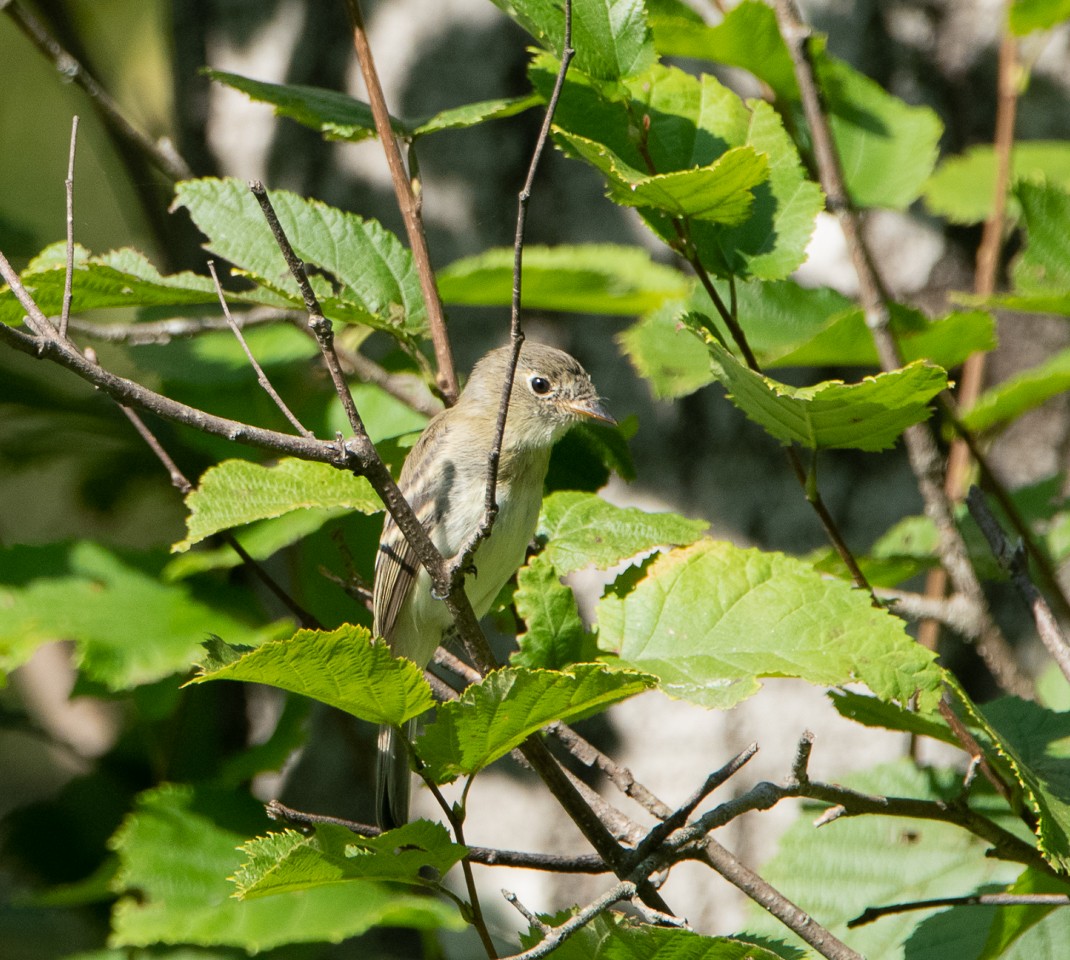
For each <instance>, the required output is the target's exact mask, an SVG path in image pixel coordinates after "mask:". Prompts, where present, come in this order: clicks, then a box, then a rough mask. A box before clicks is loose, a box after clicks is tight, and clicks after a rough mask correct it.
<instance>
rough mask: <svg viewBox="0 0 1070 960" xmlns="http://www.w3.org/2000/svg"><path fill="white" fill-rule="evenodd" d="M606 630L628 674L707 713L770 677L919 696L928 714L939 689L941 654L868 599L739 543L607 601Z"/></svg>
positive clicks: (652, 570) (696, 556)
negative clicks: (647, 676) (642, 676)
mask: <svg viewBox="0 0 1070 960" xmlns="http://www.w3.org/2000/svg"><path fill="white" fill-rule="evenodd" d="M629 585H630V584H629ZM598 627H599V630H598V645H599V646H600V647H601V648H602V649H603V650H605V651H607V652H610V653H613V654H615V655H616V656H618V657H619V658H620V661H621V664H622V665H623V666H627V667H632V668H634V669H637V670H645V671H647V672H649V673H653V674H655V675H656V676H657V677H659V679H660V681H661V682H660V684H659V686H660V688H661V689H662V690H663V691H665V692H666V693H667V694H669V696H671V697H675V698H678V699H684V700H691V701H693V702H695V703H698V704H701V705H702V706H707V707H720V708H724V707H730V706H733V705H734V704H736V703H738V702H739V701H740V700H743V699H745V698H746V697H749V696H751V695H752V694H754V693H756V692H757V691H758V689H759V688H760V686H761V684H760V683H759V678H761V677H773V676H777V677H781V676H782V677H799V678H800V679H803V680H806V681H807V682H809V683H814V684H821V685H826V686H843V685H844V684H848V683H854V682H858V681H861V682H862V683H865V684H866V686H868V687H869V688H870V690H872V691H873V693H874V694H875V695H876V696H878V697H880V698H881V699H882V700H896V701H899V702H900V703H905V702H906V701H907V700H909V699H910V698H911V697H912V696H914V695H915V693H917V694H918V698H919V702H920V703H921V705H922V708H923V709H927V708H928V707H929V706H930V705H931V704H933V703H934V702H935V700H936V698H938V697H939V692H940V684H941V670H940V669H939V668H938V667H937V665H936V663H935V661H934V659H933V655H932V654H931V653H930V652H928V651H926V650H923V649H921V648H920V647H919V646H918V645H917V644H916V643H914V641H913V640H911V639H910V638H909V637H908V636H907V635H906V633H905V631H904V628H903V622H902V621H901V620H899V619H898V618H896V617H893V616H891V615H890V614H888V613H886V612H885V611H883V610H877V609H874V608H873V607H872V606H871V605H870V603H869V598H868V597H867V596H866V595H865V594H864V593H862V592H860V591H858V590H854V589H852V588H851V587H850V586H848V585H847V584H846V583H845V582H843V581H842V580H838V579H835V578H827V577H823V576H821V575H820V574H818V573H817V572H816V571H814V569H813V568H812V567H810V566H808V565H807V564H805V563H802V562H801V561H799V560H796V559H794V558H791V557H786V556H784V555H783V554H779V553H762V552H760V551H758V550H743V549H741V548H739V547H736V546H733V545H732V544H730V543H723V542H718V541H713V540H702V541H699V542H698V543H695V544H693V545H691V546H689V547H684V548H681V549H678V550H673V551H672V552H670V553H665V554H662V555H660V556H658V557H657V558H655V559H654V561H653V562H652V563H651V564H650V565H649V566H648V567H647V568H646V569H645V571H644V572H643V575H642V577H641V579H639V580H638V582H637V583H635V585H634V587H633V588H632V589H631V590H630V591H629V592H627V593H624V594H623V595H618V594H616V593H613V592H611V593H609V594H607V595H606V596H605V597H603V598H602V600H601V601H600V603H599V604H598Z"/></svg>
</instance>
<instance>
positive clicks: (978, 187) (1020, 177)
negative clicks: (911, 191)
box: [923, 140, 1070, 224]
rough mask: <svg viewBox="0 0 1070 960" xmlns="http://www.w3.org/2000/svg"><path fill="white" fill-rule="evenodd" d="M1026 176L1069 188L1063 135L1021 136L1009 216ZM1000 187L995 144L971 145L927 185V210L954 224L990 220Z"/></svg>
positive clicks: (1068, 151) (1069, 150) (1069, 154)
mask: <svg viewBox="0 0 1070 960" xmlns="http://www.w3.org/2000/svg"><path fill="white" fill-rule="evenodd" d="M1023 181H1028V182H1032V183H1038V184H1042V183H1044V182H1047V183H1050V184H1053V185H1056V186H1060V187H1062V188H1063V189H1070V144H1068V143H1067V142H1066V141H1065V140H1019V141H1017V142H1016V143H1015V144H1014V150H1013V152H1012V153H1011V179H1010V183H1009V184H1008V186H1009V187H1010V188H1011V196H1010V197H1009V199H1010V201H1011V203H1012V209H1011V211H1010V213H1011V215H1012V216H1013V215H1014V209H1013V204H1014V200H1015V197H1014V188H1015V187H1016V186H1017V185H1019V184H1020V183H1021V182H1023ZM995 190H996V155H995V152H994V151H993V149H992V147H991V146H985V145H978V146H973V147H970V148H969V149H968V150H966V151H965V152H963V153H959V154H955V155H954V156H951V157H946V158H945V159H944V160H942V161H941V162H940V165H939V166H938V167H937V168H936V172H935V173H933V175H932V176H931V177H930V178H929V179H928V181H927V182H926V184H925V189H924V191H923V196H924V198H925V205H926V206H927V207H928V208H929V212H930V213H933V214H935V215H936V216H938V217H944V218H945V219H947V220H950V221H951V222H952V223H961V224H971V223H981V222H982V221H983V220H987V219H988V217H989V216H990V215H991V213H992V201H993V198H994V194H995Z"/></svg>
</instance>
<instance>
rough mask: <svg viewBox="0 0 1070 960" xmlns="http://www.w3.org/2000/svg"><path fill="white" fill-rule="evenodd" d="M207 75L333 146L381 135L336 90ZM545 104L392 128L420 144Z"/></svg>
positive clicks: (523, 103) (464, 109)
mask: <svg viewBox="0 0 1070 960" xmlns="http://www.w3.org/2000/svg"><path fill="white" fill-rule="evenodd" d="M204 72H205V74H207V75H208V76H209V77H211V78H212V79H213V80H216V81H218V82H219V83H224V84H226V85H227V86H229V87H233V88H234V89H235V90H241V91H242V93H244V94H246V95H247V96H248V97H249V98H250V99H252V100H257V101H259V102H261V103H270V104H272V105H273V106H274V108H275V115H276V116H279V117H289V118H290V119H291V120H296V121H297V122H298V123H300V124H302V125H303V126H306V127H309V128H311V129H313V130H318V131H319V132H320V133H322V134H323V135H324V137H326V138H327V139H329V140H348V141H350V142H353V143H356V142H359V141H361V140H364V139H367V138H368V137H374V136H376V135H377V134H376V130H375V118H374V117H373V116H372V111H371V107H370V106H369V105H368V104H366V103H365V102H364V101H363V100H355V99H354V98H353V97H350V96H347V95H346V94H344V93H339V92H338V91H336V90H327V89H324V88H322V87H305V86H300V85H298V84H278V83H265V82H263V81H261V80H253V79H251V78H250V77H243V76H240V75H238V74H236V73H226V72H224V71H222V70H210V69H206V70H205V71H204ZM541 102H542V101H541V99H540V98H539V97H536V96H533V95H529V96H526V97H508V98H501V99H497V100H486V101H483V102H481V103H466V104H464V105H463V106H460V107H451V108H450V109H448V110H443V111H441V112H439V113H436V114H435V115H434V116H431V117H427V118H425V119H422V120H400V119H398V118H397V117H391V118H390V124H391V127H392V128H393V130H394V133H395V134H397V135H398V136H401V137H408V138H412V139H415V138H416V137H419V136H423V135H425V134H428V133H437V132H438V131H440V130H463V129H466V128H468V127H473V126H476V125H477V124H480V123H483V122H484V121H485V120H498V119H503V118H505V117H512V116H515V115H516V114H518V113H523V112H524V111H525V110H529V109H531V108H532V107H534V106H538V104H539V103H541Z"/></svg>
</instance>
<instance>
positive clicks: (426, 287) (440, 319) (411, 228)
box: [346, 0, 460, 404]
mask: <svg viewBox="0 0 1070 960" xmlns="http://www.w3.org/2000/svg"><path fill="white" fill-rule="evenodd" d="M346 5H347V6H348V8H349V17H350V21H351V23H352V25H353V46H354V47H355V48H356V51H357V60H358V61H360V72H361V76H362V77H363V78H364V86H365V87H366V88H367V90H368V102H369V104H370V105H371V108H372V116H373V117H374V119H375V129H376V131H377V133H378V134H379V142H380V143H381V144H382V145H383V152H384V153H385V154H386V163H387V166H388V167H389V168H390V178H391V180H392V181H393V183H394V195H395V197H396V198H397V203H398V209H399V210H400V211H401V217H402V220H403V221H404V223H405V233H406V234H407V236H408V238H409V246H410V248H411V249H412V257H413V261H414V262H415V263H416V271H417V273H418V274H419V277H420V289H421V290H422V291H423V296H424V303H425V305H426V307H427V320H428V326H429V328H430V331H431V342H432V344H433V345H434V348H435V361H436V363H437V365H438V386H439V389H440V390H441V391H442V395H443V397H445V399H446V403H447V404H452V403H453V402H454V401H455V400H456V399H457V394H458V393H459V392H460V390H459V387H458V384H457V372H456V370H455V369H454V366H453V352H452V350H451V349H450V340H449V333H448V332H447V330H446V319H445V317H444V316H443V312H442V300H441V298H440V297H439V295H438V286H437V285H436V283H435V273H434V270H433V268H432V266H431V254H430V252H429V251H428V249H427V236H426V234H425V233H424V229H423V223H422V222H421V216H420V204H419V202H418V200H417V197H416V194H415V193H414V191H413V188H412V182H411V181H410V179H409V176H408V174H407V173H406V171H405V162H404V160H403V159H402V157H401V150H400V148H399V147H398V142H397V138H396V137H395V136H394V130H393V127H392V126H391V124H390V112H389V110H388V109H387V106H386V97H385V96H384V95H383V87H382V84H381V83H380V82H379V74H378V71H377V70H376V69H375V59H374V58H373V57H372V49H371V44H369V42H368V32H367V29H366V28H365V26H364V14H363V12H362V11H361V8H360V0H346Z"/></svg>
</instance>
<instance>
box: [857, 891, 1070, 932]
mask: <svg viewBox="0 0 1070 960" xmlns="http://www.w3.org/2000/svg"><path fill="white" fill-rule="evenodd" d="M1066 906H1070V894H1065V893H975V894H973V895H972V896H967V897H939V898H937V899H935V900H914V901H911V902H909V903H893V904H889V905H888V906H886V907H867V908H866V909H865V910H864V911H863V912H862V913H860V914H859V915H858V916H857V917H855V918H854V919H853V920H848V921H847V926H848V928H850V929H854V928H855V927H861V926H865V924H867V923H872V922H873V921H874V920H879V919H880V918H881V917H888V916H891V915H893V914H896V913H907V912H909V911H911V910H931V909H932V908H933V907H1066Z"/></svg>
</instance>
